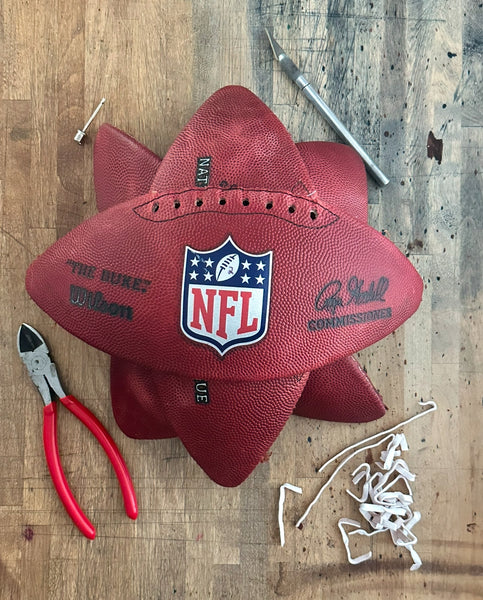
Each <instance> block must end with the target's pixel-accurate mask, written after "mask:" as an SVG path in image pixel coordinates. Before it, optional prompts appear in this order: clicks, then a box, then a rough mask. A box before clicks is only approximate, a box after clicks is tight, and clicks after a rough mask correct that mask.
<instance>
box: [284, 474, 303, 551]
mask: <svg viewBox="0 0 483 600" xmlns="http://www.w3.org/2000/svg"><path fill="white" fill-rule="evenodd" d="M285 489H287V490H290V491H292V492H296V493H297V494H301V493H302V488H300V487H297V486H296V485H292V484H291V483H284V484H282V485H281V486H280V497H279V499H278V528H279V529H280V545H281V546H282V547H283V546H285V530H284V527H283V504H284V502H285Z"/></svg>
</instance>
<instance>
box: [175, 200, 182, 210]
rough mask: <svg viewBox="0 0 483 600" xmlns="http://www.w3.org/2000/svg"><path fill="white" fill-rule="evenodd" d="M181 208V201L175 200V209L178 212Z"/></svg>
mask: <svg viewBox="0 0 483 600" xmlns="http://www.w3.org/2000/svg"><path fill="white" fill-rule="evenodd" d="M180 206H181V203H180V201H179V200H175V201H174V207H175V209H176V210H178V208H179V207H180Z"/></svg>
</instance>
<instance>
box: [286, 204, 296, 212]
mask: <svg viewBox="0 0 483 600" xmlns="http://www.w3.org/2000/svg"><path fill="white" fill-rule="evenodd" d="M288 212H289V213H290V214H293V213H294V212H295V206H293V205H292V206H289V207H288Z"/></svg>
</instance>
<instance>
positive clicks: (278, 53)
mask: <svg viewBox="0 0 483 600" xmlns="http://www.w3.org/2000/svg"><path fill="white" fill-rule="evenodd" d="M265 33H266V34H267V37H268V41H269V42H270V46H271V47H272V51H273V54H274V56H275V58H276V59H277V60H280V59H281V58H282V56H283V55H284V54H285V52H284V51H283V48H282V47H281V46H280V45H279V44H278V43H277V42H276V41H275V39H274V37H273V35H272V34H271V33H270V31H269V30H268V29H267V28H266V27H265Z"/></svg>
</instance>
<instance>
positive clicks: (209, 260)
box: [205, 258, 213, 268]
mask: <svg viewBox="0 0 483 600" xmlns="http://www.w3.org/2000/svg"><path fill="white" fill-rule="evenodd" d="M205 264H206V267H207V268H208V267H212V266H213V261H212V260H211V258H207V259H206V260H205Z"/></svg>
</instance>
